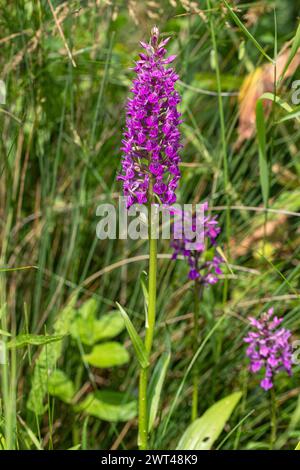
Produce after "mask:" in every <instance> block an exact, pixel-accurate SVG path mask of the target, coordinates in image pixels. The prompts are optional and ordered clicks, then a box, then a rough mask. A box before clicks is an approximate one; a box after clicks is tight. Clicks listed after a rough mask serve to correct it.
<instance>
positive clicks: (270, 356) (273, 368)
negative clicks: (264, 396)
mask: <svg viewBox="0 0 300 470" xmlns="http://www.w3.org/2000/svg"><path fill="white" fill-rule="evenodd" d="M273 315H274V309H273V308H270V309H269V310H268V311H267V313H264V314H263V315H262V316H261V318H260V319H259V320H257V319H255V318H253V317H249V322H250V325H251V327H252V331H250V332H249V333H248V335H247V336H246V337H245V338H244V341H245V343H247V344H248V348H247V351H246V354H247V356H248V357H249V359H250V371H251V372H252V373H253V374H255V373H257V372H259V371H261V370H264V378H263V379H262V380H261V382H260V386H261V387H262V388H263V389H264V390H269V389H271V388H272V387H273V382H274V376H275V375H276V374H277V373H278V372H280V371H286V372H287V373H288V374H289V375H291V374H292V359H291V358H292V347H291V344H290V342H289V339H290V337H291V332H290V331H289V330H287V329H285V328H282V327H280V325H281V323H282V321H283V318H282V317H280V318H278V317H277V316H273Z"/></svg>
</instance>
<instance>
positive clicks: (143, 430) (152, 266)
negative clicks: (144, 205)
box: [138, 206, 157, 450]
mask: <svg viewBox="0 0 300 470" xmlns="http://www.w3.org/2000/svg"><path fill="white" fill-rule="evenodd" d="M154 228H155V227H154ZM156 272H157V240H156V238H155V235H154V231H153V233H152V226H151V206H150V210H149V278H148V298H149V299H148V318H147V323H146V337H145V348H146V352H147V354H148V357H149V358H150V355H151V350H152V343H153V335H154V330H155V314H156ZM148 375H149V367H147V368H145V369H141V371H140V383H139V436H138V445H139V449H140V450H146V449H148V403H147V385H148Z"/></svg>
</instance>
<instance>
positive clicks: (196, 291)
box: [191, 280, 200, 421]
mask: <svg viewBox="0 0 300 470" xmlns="http://www.w3.org/2000/svg"><path fill="white" fill-rule="evenodd" d="M199 295H200V291H199V284H198V282H197V280H195V284H194V325H193V327H194V331H193V351H194V354H196V351H197V349H198V340H199V306H200V300H199ZM197 417H198V370H197V367H196V364H195V365H194V369H193V399H192V416H191V418H192V421H195V419H196V418H197Z"/></svg>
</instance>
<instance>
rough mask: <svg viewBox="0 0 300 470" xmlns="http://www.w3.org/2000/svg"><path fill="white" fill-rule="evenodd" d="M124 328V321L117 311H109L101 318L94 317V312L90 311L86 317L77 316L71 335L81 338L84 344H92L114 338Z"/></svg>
mask: <svg viewBox="0 0 300 470" xmlns="http://www.w3.org/2000/svg"><path fill="white" fill-rule="evenodd" d="M124 328H125V325H124V321H123V319H122V317H121V316H120V314H119V312H117V311H112V312H110V313H107V314H106V315H103V316H102V317H100V319H99V320H97V319H95V318H94V314H91V313H89V315H88V316H87V317H86V318H82V317H79V316H77V317H76V319H75V321H74V323H73V324H72V327H71V335H72V336H73V337H74V338H80V341H81V342H82V343H83V344H86V345H88V346H92V345H93V344H95V343H97V342H98V341H102V340H104V339H111V338H114V337H115V336H117V335H119V334H120V333H121V331H122V330H124Z"/></svg>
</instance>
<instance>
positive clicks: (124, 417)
mask: <svg viewBox="0 0 300 470" xmlns="http://www.w3.org/2000/svg"><path fill="white" fill-rule="evenodd" d="M75 411H83V412H84V413H85V414H87V415H91V416H94V417H95V418H99V419H103V420H105V421H110V422H116V421H128V420H130V419H133V418H135V416H136V415H137V401H136V400H135V399H134V398H131V397H128V396H127V395H126V394H125V393H121V392H114V391H109V390H100V391H97V392H94V393H90V394H89V395H88V396H87V397H86V398H85V399H84V400H83V401H82V402H81V403H79V404H78V405H77V406H76V407H75Z"/></svg>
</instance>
